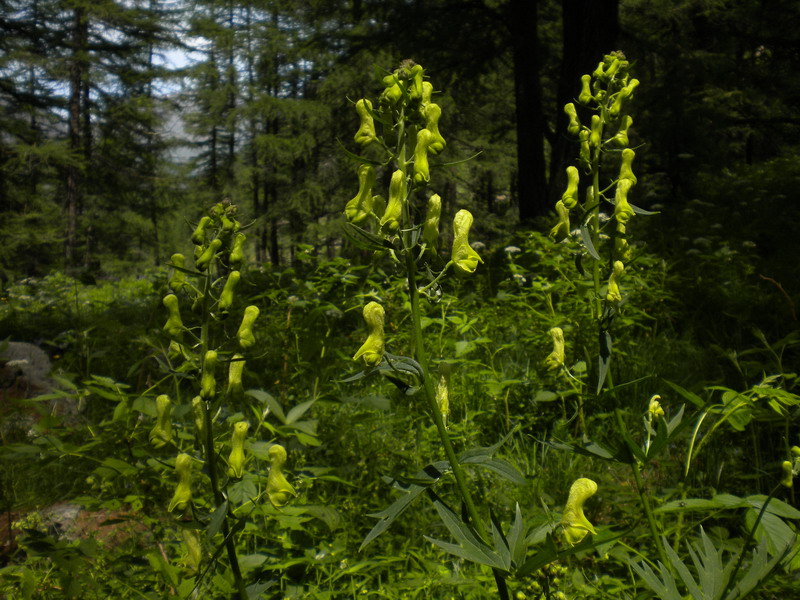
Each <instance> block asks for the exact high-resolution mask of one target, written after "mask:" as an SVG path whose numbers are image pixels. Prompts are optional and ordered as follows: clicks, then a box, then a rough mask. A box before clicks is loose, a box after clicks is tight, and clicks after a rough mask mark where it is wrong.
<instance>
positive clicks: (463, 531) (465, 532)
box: [425, 489, 511, 572]
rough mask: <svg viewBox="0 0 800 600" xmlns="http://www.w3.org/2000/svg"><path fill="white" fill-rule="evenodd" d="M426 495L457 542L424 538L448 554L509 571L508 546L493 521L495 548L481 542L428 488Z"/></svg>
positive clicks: (509, 556) (509, 554) (509, 555)
mask: <svg viewBox="0 0 800 600" xmlns="http://www.w3.org/2000/svg"><path fill="white" fill-rule="evenodd" d="M428 496H429V497H430V498H431V501H432V502H433V505H434V507H435V508H436V512H438V513H439V518H440V519H441V520H442V523H443V524H444V526H445V527H446V528H447V530H448V531H449V532H450V535H452V536H453V538H455V540H456V541H457V542H458V544H451V543H449V542H443V541H442V540H437V539H434V538H431V537H428V536H425V539H426V540H428V541H429V542H431V543H432V544H434V545H435V546H438V547H439V548H441V549H442V550H444V551H445V552H449V553H450V554H453V555H455V556H459V557H461V558H464V559H466V560H469V561H472V562H474V563H477V564H479V565H486V566H487V567H492V568H493V569H500V570H501V571H505V572H509V571H510V569H511V553H510V552H509V550H508V546H507V545H506V544H505V538H503V537H502V533H500V532H499V531H498V529H497V527H496V525H495V524H494V522H492V533H493V537H494V538H495V549H492V548H490V547H489V546H487V545H486V544H485V543H484V542H482V541H481V540H480V539H479V538H478V536H477V535H476V534H475V533H474V532H473V531H472V528H471V527H470V526H469V525H467V524H466V523H464V522H463V521H462V520H461V519H460V518H459V516H458V515H456V514H455V513H454V512H453V511H452V509H451V508H450V507H449V506H447V505H446V504H445V503H444V502H443V501H442V499H441V498H439V496H437V495H436V494H435V493H434V492H433V491H432V490H430V489H429V490H428Z"/></svg>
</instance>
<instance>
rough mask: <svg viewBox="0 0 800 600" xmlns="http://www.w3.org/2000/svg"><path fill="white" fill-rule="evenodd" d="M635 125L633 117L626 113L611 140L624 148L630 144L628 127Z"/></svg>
mask: <svg viewBox="0 0 800 600" xmlns="http://www.w3.org/2000/svg"><path fill="white" fill-rule="evenodd" d="M631 125H633V118H632V117H631V116H630V115H625V116H624V117H623V118H622V124H621V125H620V126H619V129H618V130H617V133H616V135H615V136H614V137H613V138H611V141H612V142H613V143H614V144H616V145H617V146H619V147H620V148H624V147H625V146H627V145H628V129H629V128H630V126H631Z"/></svg>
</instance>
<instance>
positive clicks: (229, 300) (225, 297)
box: [217, 271, 242, 312]
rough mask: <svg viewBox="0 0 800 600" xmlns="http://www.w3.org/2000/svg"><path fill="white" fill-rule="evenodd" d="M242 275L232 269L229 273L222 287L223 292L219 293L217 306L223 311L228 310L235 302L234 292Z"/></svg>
mask: <svg viewBox="0 0 800 600" xmlns="http://www.w3.org/2000/svg"><path fill="white" fill-rule="evenodd" d="M241 276H242V274H241V273H239V271H231V272H230V274H229V275H228V280H227V281H226V282H225V286H224V287H223V288H222V292H221V293H220V295H219V303H218V304H217V308H218V309H219V310H220V311H221V312H228V309H229V308H230V307H231V305H232V304H233V293H234V291H236V286H237V285H238V284H239V279H241Z"/></svg>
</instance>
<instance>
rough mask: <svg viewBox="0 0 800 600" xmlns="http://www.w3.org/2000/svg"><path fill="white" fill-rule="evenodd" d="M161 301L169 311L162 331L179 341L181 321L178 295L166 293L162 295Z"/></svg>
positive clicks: (181, 331)
mask: <svg viewBox="0 0 800 600" xmlns="http://www.w3.org/2000/svg"><path fill="white" fill-rule="evenodd" d="M162 302H163V304H164V308H166V309H167V310H168V311H169V316H168V317H167V322H166V323H164V331H165V332H166V333H167V335H168V336H169V337H171V338H172V339H173V340H177V341H180V340H182V339H183V321H182V320H181V312H180V307H179V305H178V297H177V296H176V295H175V294H168V295H167V296H164V300H163V301H162Z"/></svg>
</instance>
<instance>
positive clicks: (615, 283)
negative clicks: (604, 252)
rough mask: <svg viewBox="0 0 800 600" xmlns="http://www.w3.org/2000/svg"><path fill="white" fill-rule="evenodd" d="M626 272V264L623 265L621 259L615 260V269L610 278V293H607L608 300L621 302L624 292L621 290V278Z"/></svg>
mask: <svg viewBox="0 0 800 600" xmlns="http://www.w3.org/2000/svg"><path fill="white" fill-rule="evenodd" d="M624 272H625V265H623V264H622V262H621V261H618V260H615V261H614V267H613V271H612V272H611V276H610V277H609V278H608V293H607V294H606V300H608V301H609V302H619V301H620V300H622V294H621V293H620V291H619V280H620V278H621V277H622V274H623V273H624Z"/></svg>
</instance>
